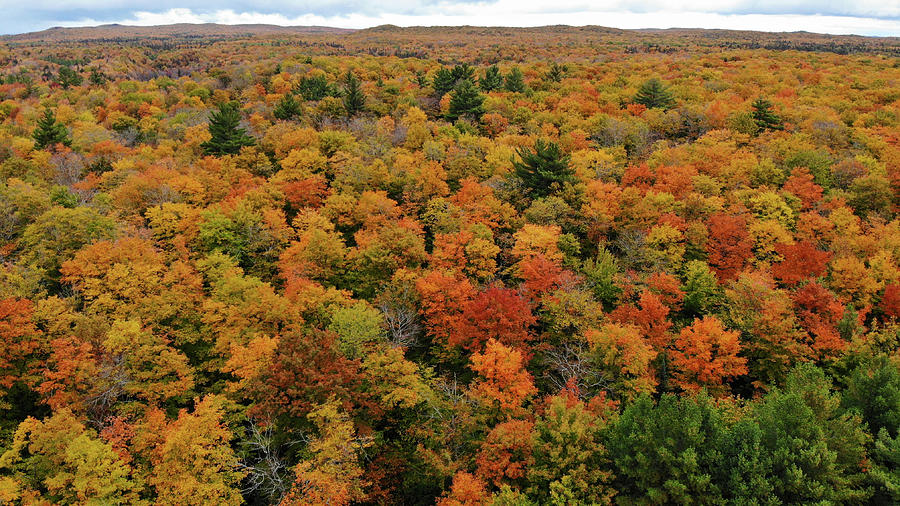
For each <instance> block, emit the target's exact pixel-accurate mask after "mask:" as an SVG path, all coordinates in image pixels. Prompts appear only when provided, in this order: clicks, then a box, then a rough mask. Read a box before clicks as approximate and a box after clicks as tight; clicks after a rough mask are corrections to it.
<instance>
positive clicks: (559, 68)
mask: <svg viewBox="0 0 900 506" xmlns="http://www.w3.org/2000/svg"><path fill="white" fill-rule="evenodd" d="M567 70H568V68H567V67H566V66H565V65H560V64H558V63H556V62H554V63H552V64H550V70H549V71H548V72H547V75H546V77H547V79H548V80H549V81H553V82H554V83H558V82H560V81H562V78H563V76H564V75H565V74H566V71H567Z"/></svg>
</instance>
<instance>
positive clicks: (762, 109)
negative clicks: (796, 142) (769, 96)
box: [752, 97, 784, 130]
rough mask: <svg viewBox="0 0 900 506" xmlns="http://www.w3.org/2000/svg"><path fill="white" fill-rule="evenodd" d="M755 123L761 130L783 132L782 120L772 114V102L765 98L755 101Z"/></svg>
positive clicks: (753, 105)
mask: <svg viewBox="0 0 900 506" xmlns="http://www.w3.org/2000/svg"><path fill="white" fill-rule="evenodd" d="M752 107H753V113H752V114H753V121H755V122H756V126H758V127H759V129H760V130H783V129H784V124H783V122H782V121H781V118H780V117H779V116H778V115H777V114H775V113H774V112H772V102H769V101H768V100H766V99H765V98H763V97H759V98H757V99H756V100H754V101H753V104H752Z"/></svg>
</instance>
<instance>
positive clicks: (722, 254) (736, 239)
mask: <svg viewBox="0 0 900 506" xmlns="http://www.w3.org/2000/svg"><path fill="white" fill-rule="evenodd" d="M707 227H708V228H709V240H708V241H707V242H706V252H707V254H708V255H709V258H708V263H709V265H710V267H712V268H713V270H715V271H716V275H717V276H718V278H719V283H725V282H727V281H731V280H732V279H734V278H736V277H737V275H738V274H740V272H741V270H743V268H744V265H746V264H747V259H748V258H750V255H751V254H752V250H751V248H752V246H753V244H752V243H751V241H750V237H749V236H748V234H747V221H746V220H745V219H744V218H743V217H741V216H731V215H727V214H714V215H712V216H710V217H709V221H708V222H707Z"/></svg>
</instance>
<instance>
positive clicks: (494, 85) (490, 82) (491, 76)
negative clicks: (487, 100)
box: [478, 65, 503, 91]
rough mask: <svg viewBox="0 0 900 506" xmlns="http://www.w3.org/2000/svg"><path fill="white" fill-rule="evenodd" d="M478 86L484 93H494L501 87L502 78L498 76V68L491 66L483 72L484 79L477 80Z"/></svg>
mask: <svg viewBox="0 0 900 506" xmlns="http://www.w3.org/2000/svg"><path fill="white" fill-rule="evenodd" d="M478 86H479V87H480V88H481V89H482V90H484V91H494V90H496V89H498V88H500V87H502V86H503V76H502V75H501V74H500V68H499V67H497V66H496V65H491V66H490V67H488V69H487V70H486V71H485V72H484V77H482V78H481V79H479V80H478Z"/></svg>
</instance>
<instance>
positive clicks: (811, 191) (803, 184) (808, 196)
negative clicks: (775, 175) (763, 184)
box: [783, 167, 822, 210]
mask: <svg viewBox="0 0 900 506" xmlns="http://www.w3.org/2000/svg"><path fill="white" fill-rule="evenodd" d="M783 188H784V190H785V191H789V192H791V193H793V194H794V195H795V196H796V197H797V198H799V199H800V201H801V202H802V203H803V209H804V210H806V209H810V208H811V207H813V205H814V204H815V203H816V202H818V201H819V200H820V199H821V198H822V187H821V186H819V185H817V184H816V183H814V182H813V177H812V175H811V174H810V173H809V169H807V168H805V167H800V168H797V169H795V170H794V171H793V172H792V173H791V177H790V178H789V179H788V180H787V181H786V182H785V183H784V187H783Z"/></svg>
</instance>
